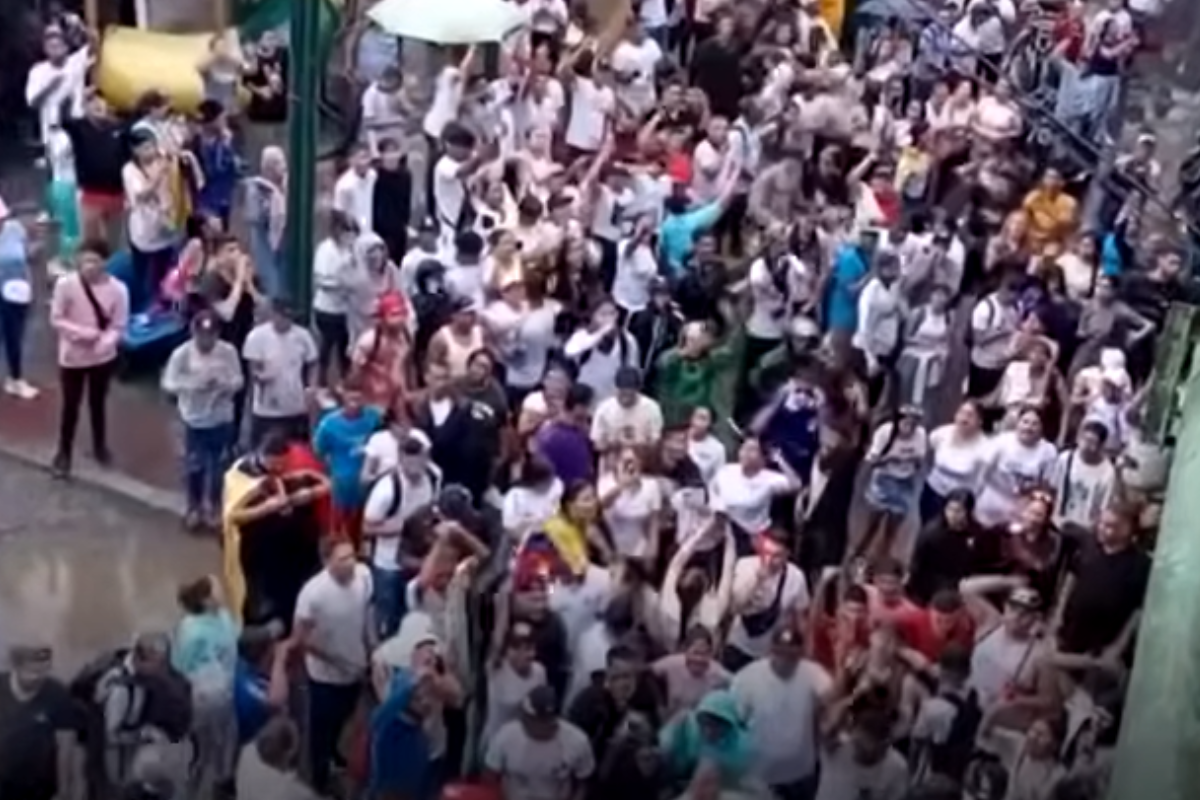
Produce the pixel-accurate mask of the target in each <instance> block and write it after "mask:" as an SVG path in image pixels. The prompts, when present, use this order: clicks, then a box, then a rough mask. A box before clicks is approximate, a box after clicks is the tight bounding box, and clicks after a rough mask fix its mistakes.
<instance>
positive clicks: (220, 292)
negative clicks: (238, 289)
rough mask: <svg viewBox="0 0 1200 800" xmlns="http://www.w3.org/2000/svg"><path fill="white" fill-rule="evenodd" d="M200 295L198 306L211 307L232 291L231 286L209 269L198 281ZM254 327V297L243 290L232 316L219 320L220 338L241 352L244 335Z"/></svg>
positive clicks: (218, 274)
mask: <svg viewBox="0 0 1200 800" xmlns="http://www.w3.org/2000/svg"><path fill="white" fill-rule="evenodd" d="M197 290H198V293H199V296H200V301H201V302H200V304H199V305H200V307H201V308H211V307H213V306H215V305H216V304H217V303H220V302H222V301H224V300H225V299H226V298H227V297H229V295H230V294H231V293H232V292H233V286H231V285H230V283H229V281H227V280H226V279H225V277H224V276H223V275H221V274H220V273H219V272H217V271H216V270H209V271H208V272H206V273H205V274H204V275H203V276H202V277H201V278H200V281H199V286H198V287H197ZM253 328H254V298H253V297H252V296H251V295H250V293H249V292H243V293H242V297H241V299H240V300H239V301H238V304H237V307H236V308H234V310H233V316H232V317H230V318H229V319H227V320H225V319H223V320H222V321H221V338H222V339H224V340H225V341H227V342H229V343H230V344H232V345H233V346H234V347H236V348H237V350H238V353H241V352H242V345H244V344H245V343H246V337H247V336H249V335H250V331H251V330H253Z"/></svg>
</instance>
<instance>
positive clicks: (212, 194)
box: [192, 136, 241, 214]
mask: <svg viewBox="0 0 1200 800" xmlns="http://www.w3.org/2000/svg"><path fill="white" fill-rule="evenodd" d="M192 152H194V153H195V154H196V160H197V161H199V162H200V169H201V171H203V173H204V185H203V186H202V187H201V188H200V191H199V192H197V193H196V194H197V196H196V201H197V202H196V204H197V205H198V206H199V207H200V208H202V209H204V210H205V211H209V212H212V213H216V214H227V213H229V209H230V207H231V206H232V205H233V193H234V192H235V191H236V190H237V185H238V180H239V179H240V178H241V169H240V168H239V166H238V157H237V152H236V151H235V150H234V149H233V145H232V144H230V143H229V142H226V141H225V140H224V139H208V138H205V137H203V136H202V137H200V138H198V139H196V143H195V147H194V148H193V151H192Z"/></svg>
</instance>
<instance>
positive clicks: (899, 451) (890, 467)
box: [867, 422, 929, 480]
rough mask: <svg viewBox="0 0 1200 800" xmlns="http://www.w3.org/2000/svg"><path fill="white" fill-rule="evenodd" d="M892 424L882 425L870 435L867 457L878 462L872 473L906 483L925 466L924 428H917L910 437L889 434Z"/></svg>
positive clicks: (925, 445) (926, 443)
mask: <svg viewBox="0 0 1200 800" xmlns="http://www.w3.org/2000/svg"><path fill="white" fill-rule="evenodd" d="M894 425H895V423H892V422H885V423H883V424H882V425H880V426H879V427H878V428H876V429H875V432H874V433H873V434H871V445H870V447H869V448H868V449H867V458H868V459H870V460H872V461H877V462H878V463H877V464H876V465H875V467H874V470H875V472H878V473H883V474H885V475H891V476H892V477H894V478H900V479H902V480H907V479H908V478H911V477H913V476H914V475H916V474H917V473H918V472H919V471H920V470H921V469H922V468H924V466H925V455H926V453H927V452H929V443H928V438H927V437H926V435H925V429H924V428H922V427H920V426H917V428H916V430H914V431H913V433H912V435H911V436H901V435H900V434H899V432H897V433H896V435H895V436H893V435H892V431H893V429H894Z"/></svg>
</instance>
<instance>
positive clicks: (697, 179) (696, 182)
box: [692, 139, 732, 203]
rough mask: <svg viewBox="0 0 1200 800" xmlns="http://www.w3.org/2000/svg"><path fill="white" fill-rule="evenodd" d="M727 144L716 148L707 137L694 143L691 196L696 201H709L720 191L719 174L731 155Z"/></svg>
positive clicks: (718, 194)
mask: <svg viewBox="0 0 1200 800" xmlns="http://www.w3.org/2000/svg"><path fill="white" fill-rule="evenodd" d="M731 152H732V150H731V148H730V147H729V146H728V145H727V146H725V147H724V148H722V149H720V150H718V149H717V148H716V147H714V146H713V143H712V142H710V141H709V140H708V139H704V140H703V141H701V142H700V144H698V145H696V149H695V151H693V153H692V198H693V199H694V200H695V201H696V202H697V203H711V202H713V201H715V200H716V199H717V198H718V197H719V196H720V193H721V174H722V173H723V172H724V171H725V168H726V163H727V161H728V160H729V158H730V157H731Z"/></svg>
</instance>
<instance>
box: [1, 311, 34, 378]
mask: <svg viewBox="0 0 1200 800" xmlns="http://www.w3.org/2000/svg"><path fill="white" fill-rule="evenodd" d="M27 316H29V304H28V303H10V302H9V301H7V300H5V299H3V298H0V339H3V340H4V360H5V361H6V362H8V377H10V378H12V379H13V380H14V381H17V380H20V379H21V378H22V377H23V375H22V372H21V366H22V363H21V356H22V354H23V353H24V351H25V318H26V317H27Z"/></svg>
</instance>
